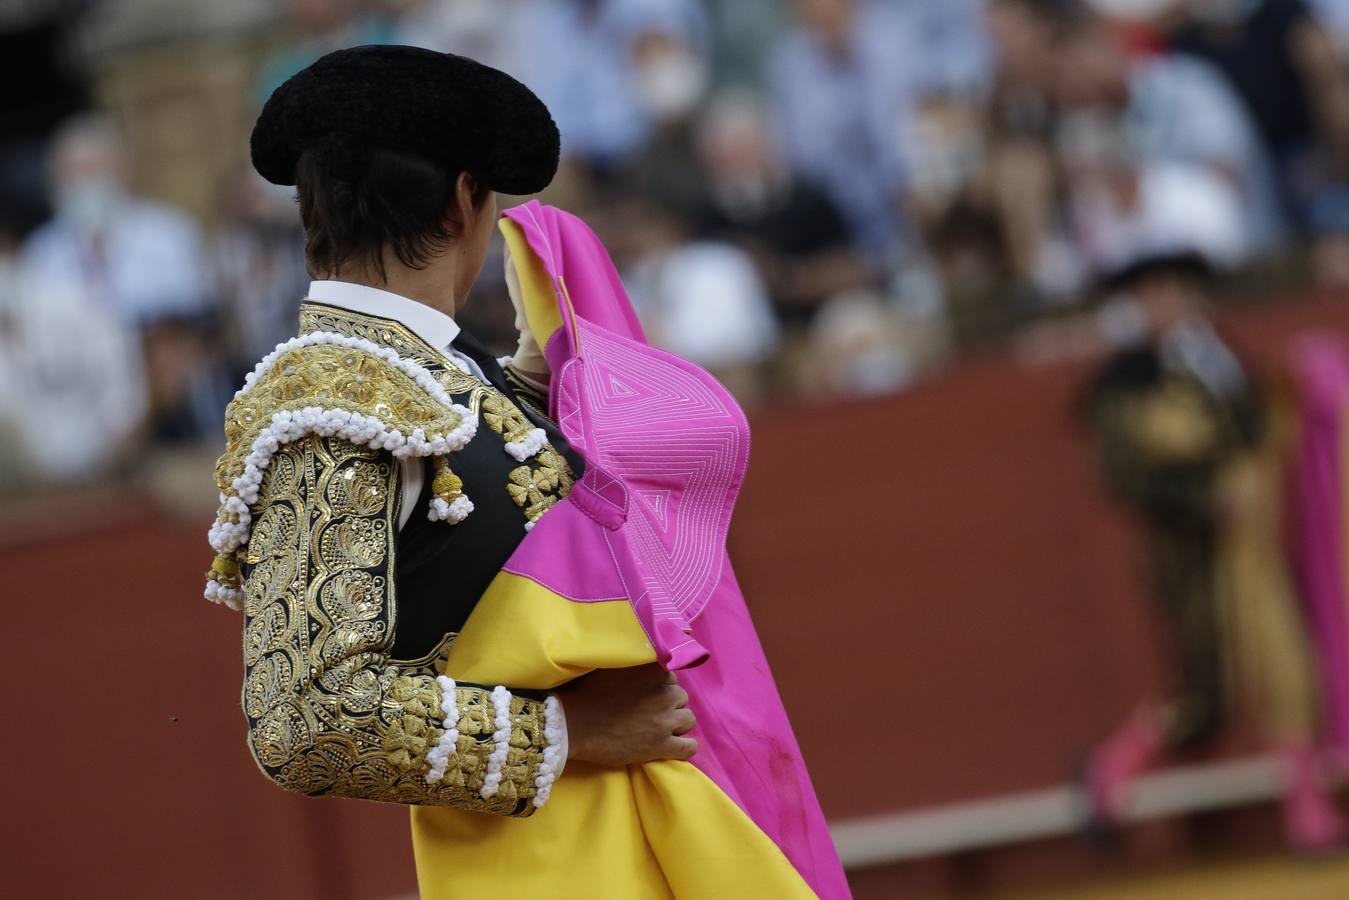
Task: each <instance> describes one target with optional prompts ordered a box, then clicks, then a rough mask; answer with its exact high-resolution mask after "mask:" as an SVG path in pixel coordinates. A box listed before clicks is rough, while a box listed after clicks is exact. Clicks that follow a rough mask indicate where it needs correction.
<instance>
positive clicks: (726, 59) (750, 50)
mask: <svg viewBox="0 0 1349 900" xmlns="http://www.w3.org/2000/svg"><path fill="white" fill-rule="evenodd" d="M786 7H787V4H785V3H783V2H782V0H707V11H708V16H709V18H710V19H711V24H712V63H713V74H714V81H715V82H716V84H717V85H718V86H720V87H733V86H739V87H752V88H756V89H757V88H762V87H764V75H765V70H766V69H767V67H768V62H769V60H770V59H771V57H772V54H773V47H774V46H775V45H776V44H777V41H778V38H779V36H780V35H781V34H782V30H783V29H784V28H785V27H786V26H787V9H786Z"/></svg>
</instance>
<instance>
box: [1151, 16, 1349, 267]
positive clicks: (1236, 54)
mask: <svg viewBox="0 0 1349 900" xmlns="http://www.w3.org/2000/svg"><path fill="white" fill-rule="evenodd" d="M1187 10H1188V15H1187V17H1186V18H1185V19H1184V21H1183V22H1182V24H1181V26H1180V27H1179V28H1178V29H1177V30H1176V31H1175V33H1174V34H1173V35H1172V37H1171V43H1172V46H1173V47H1174V48H1175V49H1176V50H1178V51H1182V52H1185V53H1190V54H1193V55H1195V56H1197V57H1202V58H1204V59H1206V60H1209V61H1210V62H1211V63H1212V64H1213V65H1215V66H1216V67H1217V68H1218V69H1220V70H1221V71H1222V73H1223V74H1224V76H1225V77H1226V78H1227V79H1228V80H1229V82H1230V83H1231V85H1232V86H1233V87H1234V88H1235V90H1236V93H1237V94H1238V95H1239V96H1240V97H1241V99H1242V100H1243V101H1244V104H1245V106H1246V108H1247V109H1248V110H1249V111H1250V115H1251V116H1252V117H1253V119H1254V121H1255V124H1256V126H1257V127H1258V129H1259V134H1260V136H1261V138H1262V139H1263V142H1264V146H1265V148H1266V149H1267V151H1268V153H1269V154H1270V156H1271V158H1272V159H1273V162H1274V169H1275V172H1276V174H1277V179H1278V187H1279V192H1280V194H1281V197H1282V201H1283V205H1284V209H1285V210H1286V212H1287V214H1288V216H1289V217H1290V218H1291V220H1292V222H1293V223H1294V224H1295V225H1296V227H1297V228H1298V229H1299V230H1300V231H1301V232H1302V233H1303V234H1304V235H1308V236H1311V237H1313V238H1316V239H1318V241H1322V242H1324V243H1327V244H1328V246H1327V247H1326V248H1323V250H1324V251H1329V252H1322V253H1321V255H1324V256H1326V257H1327V258H1325V259H1324V260H1321V261H1320V262H1322V266H1321V267H1322V269H1323V274H1325V275H1327V276H1329V275H1331V274H1332V273H1339V275H1340V276H1341V277H1342V276H1343V274H1344V271H1345V268H1346V263H1347V262H1349V259H1346V258H1345V254H1346V253H1349V248H1346V247H1345V246H1344V241H1343V240H1339V239H1341V238H1343V236H1344V235H1346V234H1349V80H1346V78H1345V70H1344V59H1343V57H1342V55H1341V53H1340V51H1339V49H1338V48H1337V46H1336V44H1335V40H1334V38H1333V36H1332V35H1331V33H1330V32H1329V31H1328V30H1327V29H1326V28H1325V27H1324V26H1323V24H1322V22H1321V21H1320V20H1319V19H1318V17H1317V15H1316V13H1315V11H1314V10H1313V9H1312V8H1310V7H1309V6H1308V5H1307V3H1306V2H1304V0H1189V2H1188V4H1187ZM1319 249H1320V248H1319ZM1335 250H1338V251H1339V252H1338V253H1336V252H1334V251H1335Z"/></svg>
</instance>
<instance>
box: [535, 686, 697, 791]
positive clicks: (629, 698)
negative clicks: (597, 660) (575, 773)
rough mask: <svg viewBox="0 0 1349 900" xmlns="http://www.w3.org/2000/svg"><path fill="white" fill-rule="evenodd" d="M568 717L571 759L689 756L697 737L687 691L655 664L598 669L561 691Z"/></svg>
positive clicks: (611, 762)
mask: <svg viewBox="0 0 1349 900" xmlns="http://www.w3.org/2000/svg"><path fill="white" fill-rule="evenodd" d="M557 695H558V699H560V700H561V701H562V708H563V710H564V711H565V713H566V716H567V741H568V743H569V749H568V754H567V758H568V759H579V760H584V761H585V762H591V763H597V764H599V765H602V766H626V765H631V764H633V763H643V762H650V761H651V760H656V759H688V758H689V757H691V756H692V755H693V754H694V753H695V752H696V751H697V750H698V742H697V741H696V740H694V739H693V738H691V737H684V735H687V734H688V733H689V732H690V731H692V730H693V726H694V724H695V723H694V718H693V713H691V712H689V710H688V709H686V708H685V707H686V705H687V704H688V702H689V695H688V692H687V691H685V690H684V689H683V688H681V687H680V686H679V684H678V683H677V681H676V679H675V676H674V674H673V673H671V672H666V671H665V670H664V669H662V668H661V667H660V666H658V665H657V664H655V663H651V664H650V665H645V666H635V667H633V668H628V669H596V670H595V671H594V672H591V673H590V674H589V675H585V676H582V677H581V678H578V679H576V680H575V681H573V682H571V683H570V684H567V685H564V686H563V687H561V688H559V689H558V690H557Z"/></svg>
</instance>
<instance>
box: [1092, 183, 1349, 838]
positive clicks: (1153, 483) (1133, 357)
mask: <svg viewBox="0 0 1349 900" xmlns="http://www.w3.org/2000/svg"><path fill="white" fill-rule="evenodd" d="M1201 183H1202V182H1200V181H1197V180H1196V181H1190V182H1189V183H1188V186H1187V185H1186V184H1183V183H1179V182H1178V183H1176V184H1174V185H1173V186H1172V189H1170V190H1165V189H1163V190H1157V191H1153V192H1148V191H1146V190H1144V191H1143V192H1142V193H1141V197H1142V203H1141V204H1140V206H1139V207H1138V208H1136V209H1135V210H1134V212H1133V214H1132V215H1131V216H1128V217H1127V220H1122V221H1121V222H1120V223H1119V224H1118V227H1117V229H1116V238H1117V240H1118V244H1117V246H1120V247H1123V245H1124V243H1125V242H1126V241H1128V242H1130V247H1131V251H1130V252H1124V251H1123V250H1121V251H1120V252H1119V253H1118V254H1117V255H1115V256H1114V258H1113V262H1112V263H1111V264H1110V265H1111V268H1110V269H1108V270H1106V271H1107V274H1108V276H1109V277H1108V280H1107V285H1108V288H1109V289H1110V290H1111V291H1112V293H1113V294H1114V296H1115V299H1114V300H1113V303H1114V305H1115V306H1116V310H1115V314H1114V315H1115V318H1116V319H1117V320H1118V319H1119V318H1121V317H1125V316H1124V315H1123V314H1124V312H1125V310H1127V311H1128V316H1127V317H1128V318H1131V320H1132V327H1131V328H1129V329H1126V330H1125V331H1124V332H1117V334H1116V339H1117V340H1121V341H1122V342H1123V344H1124V346H1123V347H1122V349H1120V350H1119V351H1118V352H1117V353H1116V354H1115V355H1114V356H1113V358H1111V359H1110V361H1109V362H1108V363H1107V364H1106V365H1105V367H1104V368H1103V370H1102V371H1101V372H1100V374H1099V375H1098V376H1097V377H1096V379H1095V382H1094V384H1093V385H1092V387H1091V389H1090V392H1089V400H1088V410H1087V412H1088V418H1089V422H1090V426H1091V428H1092V430H1093V432H1094V433H1095V435H1096V437H1097V439H1098V441H1099V448H1100V458H1101V463H1102V468H1103V471H1104V475H1105V478H1106V481H1107V483H1108V484H1109V486H1110V488H1111V490H1112V492H1113V493H1114V494H1115V495H1116V496H1117V497H1118V498H1119V499H1120V501H1121V502H1123V503H1124V504H1126V505H1127V506H1129V507H1130V508H1131V509H1132V510H1134V511H1135V512H1136V513H1137V514H1138V515H1139V517H1140V518H1141V520H1142V522H1143V525H1144V527H1145V529H1146V533H1147V540H1148V547H1149V556H1150V564H1151V574H1152V587H1153V591H1154V593H1155V595H1156V597H1157V599H1158V600H1159V601H1160V604H1161V608H1162V610H1163V612H1164V614H1165V617H1166V621H1167V623H1168V625H1169V628H1170V631H1171V633H1172V634H1173V635H1174V637H1175V649H1176V654H1177V656H1176V658H1177V662H1178V666H1177V669H1178V682H1177V686H1176V689H1175V691H1174V693H1173V695H1172V697H1171V698H1170V699H1169V700H1168V701H1167V702H1165V703H1161V704H1146V705H1144V706H1142V707H1141V708H1140V709H1139V710H1137V711H1136V712H1135V713H1134V714H1133V715H1132V716H1131V717H1130V718H1129V719H1128V720H1127V721H1126V722H1125V723H1124V724H1123V725H1122V726H1121V727H1120V728H1119V729H1118V730H1117V731H1116V732H1115V733H1114V734H1113V735H1111V736H1110V737H1109V738H1108V739H1107V740H1106V741H1104V742H1103V743H1102V744H1101V745H1100V746H1098V747H1097V748H1096V749H1095V750H1094V751H1093V752H1092V754H1091V755H1090V757H1089V759H1088V763H1087V766H1086V770H1085V773H1084V775H1085V779H1086V789H1087V796H1088V800H1089V803H1090V813H1091V818H1092V821H1093V823H1094V824H1095V825H1097V826H1101V827H1110V826H1113V825H1116V824H1119V823H1120V822H1121V821H1122V817H1123V815H1124V813H1125V812H1126V811H1127V800H1128V789H1129V786H1130V785H1131V783H1132V782H1133V780H1134V778H1135V777H1136V776H1137V775H1138V774H1140V773H1141V772H1142V771H1144V770H1145V769H1146V768H1147V767H1148V766H1149V765H1151V764H1152V763H1154V762H1155V761H1156V760H1157V759H1158V758H1159V757H1161V756H1162V755H1163V754H1165V753H1169V752H1174V751H1180V750H1188V749H1192V748H1199V747H1203V746H1206V745H1208V744H1209V743H1210V742H1211V740H1212V739H1213V738H1214V737H1215V735H1216V734H1217V733H1218V732H1219V731H1220V729H1221V728H1222V727H1223V726H1224V725H1225V724H1226V723H1227V722H1228V721H1229V720H1230V717H1231V712H1232V709H1233V706H1234V702H1235V701H1237V700H1240V701H1242V702H1244V701H1248V700H1254V701H1255V703H1254V705H1255V706H1256V707H1257V708H1258V710H1259V711H1260V712H1261V713H1263V719H1264V724H1265V731H1264V733H1265V737H1266V739H1268V740H1269V741H1270V742H1271V743H1274V744H1276V745H1277V746H1279V748H1280V749H1281V751H1282V753H1283V760H1284V763H1285V765H1286V768H1287V778H1286V782H1285V793H1284V826H1285V833H1286V836H1287V839H1288V840H1289V842H1290V844H1291V845H1293V846H1295V847H1297V848H1299V849H1302V850H1306V851H1324V850H1326V849H1329V848H1333V847H1336V846H1338V845H1339V844H1340V842H1341V841H1342V840H1343V838H1344V834H1345V830H1344V823H1343V821H1342V819H1341V816H1340V814H1339V812H1338V810H1337V809H1336V808H1335V806H1334V803H1333V801H1332V799H1331V796H1330V790H1329V786H1328V785H1329V782H1328V779H1327V775H1328V773H1327V772H1326V770H1325V768H1324V760H1323V759H1322V758H1321V753H1320V751H1319V750H1318V747H1317V726H1318V721H1317V714H1316V709H1317V706H1318V697H1317V691H1316V688H1315V681H1314V675H1313V669H1312V663H1311V656H1310V650H1309V647H1308V644H1307V635H1306V632H1305V630H1304V627H1303V624H1302V623H1301V621H1300V620H1299V618H1298V612H1297V610H1298V602H1297V600H1296V597H1295V595H1294V593H1293V588H1292V583H1291V580H1290V578H1289V574H1288V570H1287V566H1286V561H1285V559H1284V557H1283V555H1282V550H1281V547H1280V525H1279V521H1280V517H1279V510H1280V508H1281V503H1280V500H1279V462H1278V461H1279V453H1280V451H1281V450H1282V449H1283V448H1281V447H1280V446H1279V445H1278V440H1277V429H1275V428H1272V427H1271V424H1270V419H1269V415H1268V411H1267V409H1266V405H1265V403H1264V401H1263V398H1262V396H1261V392H1260V390H1259V387H1258V385H1257V384H1256V383H1255V382H1254V381H1253V379H1252V376H1251V375H1250V373H1249V372H1247V371H1246V369H1245V368H1244V367H1243V366H1242V364H1241V363H1240V362H1239V360H1238V359H1237V357H1236V355H1235V354H1234V353H1233V352H1232V350H1231V349H1230V348H1229V347H1228V346H1227V345H1226V344H1225V343H1224V341H1223V340H1222V339H1221V338H1220V337H1219V336H1218V334H1217V333H1216V331H1215V330H1214V328H1213V326H1212V325H1211V324H1210V323H1209V321H1208V319H1207V318H1206V315H1205V306H1206V303H1207V300H1208V298H1209V296H1210V294H1211V292H1212V276H1213V272H1214V268H1213V266H1214V261H1215V260H1223V259H1224V254H1225V253H1226V252H1227V250H1228V249H1229V244H1230V235H1228V234H1225V233H1224V228H1223V222H1224V220H1225V219H1228V218H1230V213H1231V209H1232V205H1231V204H1230V203H1229V204H1227V205H1224V204H1223V203H1222V202H1221V199H1220V198H1221V197H1222V194H1221V193H1220V192H1217V191H1207V192H1205V191H1202V190H1196V189H1195V188H1196V186H1197V185H1199V184H1201ZM1217 184H1220V183H1215V186H1216V185H1217ZM1229 190H1230V189H1229ZM1177 196H1179V197H1181V198H1184V202H1185V204H1186V207H1185V208H1180V207H1179V206H1178V201H1177ZM1126 334H1127V336H1126Z"/></svg>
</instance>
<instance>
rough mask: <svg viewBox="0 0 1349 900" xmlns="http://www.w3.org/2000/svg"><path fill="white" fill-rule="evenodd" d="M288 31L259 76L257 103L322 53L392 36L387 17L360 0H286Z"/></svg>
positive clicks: (375, 41) (263, 101)
mask: <svg viewBox="0 0 1349 900" xmlns="http://www.w3.org/2000/svg"><path fill="white" fill-rule="evenodd" d="M285 7H286V18H287V21H288V23H289V25H290V35H289V37H288V39H287V41H286V42H285V44H283V45H282V47H281V49H279V50H278V51H277V52H276V53H274V54H273V55H272V57H271V59H269V60H268V62H267V64H266V66H264V67H263V70H262V73H261V75H260V76H259V77H258V82H257V92H256V95H255V98H254V102H255V103H256V105H257V106H258V107H261V106H262V104H263V103H265V102H266V101H267V98H268V97H270V96H271V95H272V91H274V90H276V89H277V88H278V87H280V86H281V82H283V81H285V80H286V79H287V78H289V77H290V76H292V75H294V74H295V73H296V72H298V71H300V70H301V69H303V68H304V67H305V66H307V65H309V64H310V63H312V62H313V61H314V60H316V59H318V58H319V57H320V56H322V55H324V54H325V53H330V52H332V51H333V50H340V49H342V48H343V47H355V46H359V45H361V44H384V43H388V42H389V41H390V40H391V39H392V38H393V30H392V26H391V25H390V23H389V21H388V19H387V18H386V17H384V16H382V15H379V14H377V13H376V12H374V11H371V10H368V9H367V8H366V4H365V3H363V2H361V0H286V2H285Z"/></svg>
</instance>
